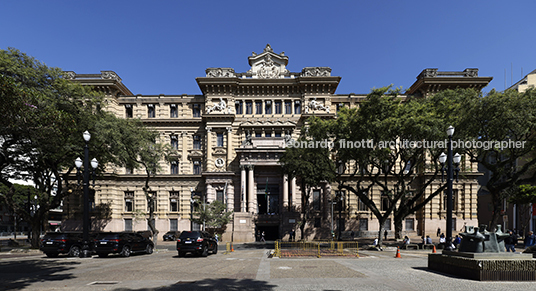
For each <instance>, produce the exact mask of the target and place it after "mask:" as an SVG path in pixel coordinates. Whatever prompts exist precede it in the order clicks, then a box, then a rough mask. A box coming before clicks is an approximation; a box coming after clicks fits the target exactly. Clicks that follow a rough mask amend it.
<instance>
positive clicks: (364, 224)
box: [359, 218, 368, 231]
mask: <svg viewBox="0 0 536 291" xmlns="http://www.w3.org/2000/svg"><path fill="white" fill-rule="evenodd" d="M359 230H360V231H367V230H368V219H366V218H360V219H359Z"/></svg>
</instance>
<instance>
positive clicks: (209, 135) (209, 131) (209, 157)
mask: <svg viewBox="0 0 536 291" xmlns="http://www.w3.org/2000/svg"><path fill="white" fill-rule="evenodd" d="M206 130H207V171H209V170H210V169H208V165H209V164H210V162H211V161H212V143H211V142H210V140H211V138H212V127H208V126H207V128H206Z"/></svg>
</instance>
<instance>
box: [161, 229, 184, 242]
mask: <svg viewBox="0 0 536 291" xmlns="http://www.w3.org/2000/svg"><path fill="white" fill-rule="evenodd" d="M180 235H181V232H180V231H168V232H166V233H165V234H164V236H163V237H162V239H163V240H164V241H167V240H172V241H174V240H177V239H178V238H179V236H180Z"/></svg>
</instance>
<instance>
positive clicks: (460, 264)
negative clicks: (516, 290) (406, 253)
mask: <svg viewBox="0 0 536 291" xmlns="http://www.w3.org/2000/svg"><path fill="white" fill-rule="evenodd" d="M428 269H430V270H434V271H438V272H442V273H446V274H450V275H455V276H458V277H461V278H466V279H472V280H479V281H536V260H533V259H532V254H513V253H465V252H452V251H444V252H443V253H441V254H439V253H437V254H429V255H428Z"/></svg>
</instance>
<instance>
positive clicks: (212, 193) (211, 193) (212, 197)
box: [207, 183, 216, 203]
mask: <svg viewBox="0 0 536 291" xmlns="http://www.w3.org/2000/svg"><path fill="white" fill-rule="evenodd" d="M214 200H216V192H215V191H214V188H212V184H208V183H207V203H210V202H212V201H214Z"/></svg>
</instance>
